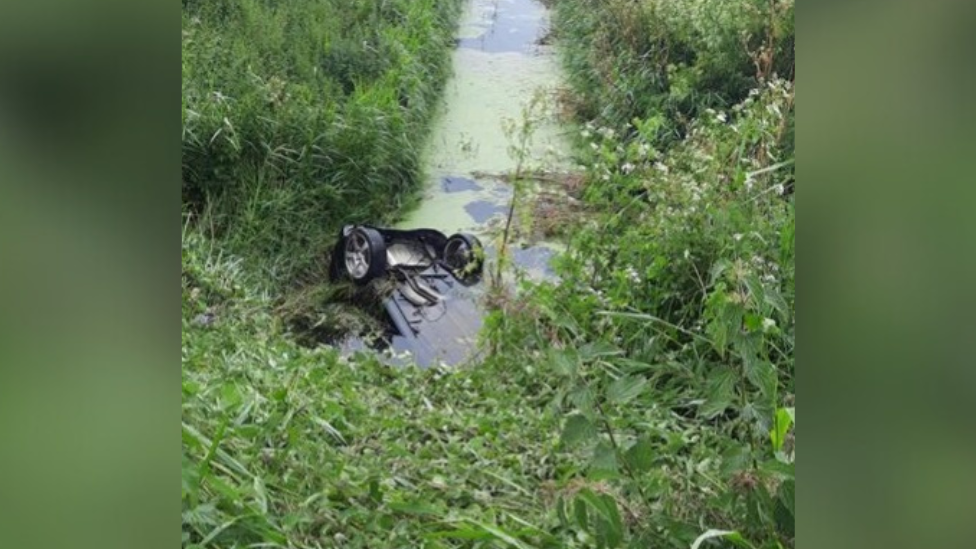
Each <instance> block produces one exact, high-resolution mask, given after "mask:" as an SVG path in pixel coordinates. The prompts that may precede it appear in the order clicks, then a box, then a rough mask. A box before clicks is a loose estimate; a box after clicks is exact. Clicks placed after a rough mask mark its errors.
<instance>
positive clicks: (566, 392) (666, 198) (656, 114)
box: [488, 0, 796, 547]
mask: <svg viewBox="0 0 976 549" xmlns="http://www.w3.org/2000/svg"><path fill="white" fill-rule="evenodd" d="M792 6H793V4H792V2H776V1H774V2H768V1H764V2H757V1H741V2H721V3H717V4H716V3H714V2H700V1H697V0H681V1H677V2H658V1H654V0H645V1H639V2H632V1H622V0H621V1H615V0H611V1H608V2H591V1H587V0H559V1H558V2H556V10H557V16H556V25H557V26H556V30H557V33H558V34H559V36H560V37H561V38H562V44H563V47H564V57H565V63H566V66H567V69H568V70H569V72H570V78H571V83H572V84H573V91H574V93H575V94H576V97H575V99H576V101H577V103H575V105H576V107H577V110H576V113H575V114H576V115H577V116H578V117H580V118H581V120H580V122H581V123H582V127H581V129H580V132H579V144H580V147H579V157H580V158H579V161H580V164H581V165H583V166H584V167H585V170H586V187H585V190H584V198H585V200H586V202H587V205H588V208H587V211H588V212H589V215H588V217H586V218H585V219H579V220H577V223H576V226H574V227H573V228H572V230H568V231H566V232H567V233H569V234H572V235H573V237H572V238H571V241H570V242H569V243H568V249H567V251H566V253H564V254H562V256H561V257H560V259H559V265H558V268H557V271H558V274H559V275H560V280H559V282H558V283H542V284H536V285H531V284H526V285H525V287H524V288H523V293H522V295H520V296H519V299H520V306H519V307H517V308H512V307H510V308H508V309H505V310H503V311H499V312H498V313H496V314H495V315H494V316H493V317H492V318H491V319H490V320H489V322H488V329H489V336H488V337H489V339H490V340H491V341H492V342H493V344H494V347H493V349H495V351H496V352H497V353H498V354H499V355H501V356H505V357H507V358H508V359H509V360H511V361H513V362H516V363H518V362H529V361H536V362H537V363H540V364H542V368H541V369H540V373H541V374H542V375H543V376H546V375H548V376H550V377H551V379H553V382H552V386H551V391H552V393H553V398H552V400H551V402H550V404H549V405H550V407H551V408H552V409H554V410H556V411H558V413H560V414H563V415H564V417H565V420H564V425H563V432H562V442H563V447H564V448H565V449H566V450H567V451H572V452H575V453H576V455H577V456H579V457H580V458H581V459H582V460H583V461H581V462H580V464H579V465H578V468H577V469H576V471H575V473H573V475H572V478H574V479H575V480H574V482H581V483H585V485H586V486H596V487H599V491H600V492H601V493H604V494H606V495H607V497H610V498H612V499H613V501H614V502H616V503H615V508H617V509H624V510H626V513H625V514H627V516H629V517H630V519H631V520H629V521H624V523H623V526H622V527H621V530H619V531H618V530H617V529H616V527H615V526H614V527H611V526H608V525H610V524H612V521H606V520H604V522H603V523H600V524H597V523H594V522H593V520H592V516H593V513H594V510H593V509H594V507H593V498H592V493H589V494H588V495H584V492H583V491H582V490H580V491H579V492H578V493H577V494H575V495H574V497H569V498H567V499H566V501H565V503H564V504H563V507H562V508H560V509H559V510H558V514H559V516H560V517H561V519H562V521H561V524H562V527H563V528H564V529H565V530H566V531H567V533H571V534H572V536H573V538H574V539H576V540H583V542H582V543H580V544H579V546H585V547H590V546H594V547H611V546H616V545H615V544H627V543H631V544H634V545H633V546H664V547H688V546H691V545H695V546H696V547H697V546H702V547H704V546H708V545H709V544H713V543H714V542H715V540H719V539H722V540H725V541H726V542H728V543H731V544H733V545H736V546H741V547H783V546H792V545H793V543H794V541H793V537H794V527H793V524H794V520H795V504H794V500H795V474H794V461H795V425H794V421H793V418H795V396H794V395H795V385H794V379H795V364H794V348H795V291H796V290H795V288H796V286H795V268H794V264H795V243H794V240H795V223H796V221H795V191H794V189H795V173H794V169H793V166H794V163H795V160H794V140H793V131H794V130H793V127H794V119H795V115H794V96H795V92H794V86H793V83H792V82H791V81H788V80H783V79H781V78H776V77H774V75H775V74H777V73H778V74H780V75H782V76H791V75H792V63H793V58H792V40H793V32H794V31H793V11H792V10H793V7H792ZM571 101H572V100H571ZM540 358H541V362H540ZM594 483H595V484H594ZM601 516H602V515H601ZM604 518H605V517H604ZM703 525H706V526H708V527H711V528H713V529H712V530H709V531H708V532H705V533H704V534H703V533H702V530H703V528H702V526H703ZM608 528H609V530H608ZM611 530H612V531H613V534H614V535H613V536H612V537H610V538H608V537H606V535H605V534H606V533H607V532H608V531H611ZM618 534H619V536H620V537H617V535H618ZM572 546H576V545H572Z"/></svg>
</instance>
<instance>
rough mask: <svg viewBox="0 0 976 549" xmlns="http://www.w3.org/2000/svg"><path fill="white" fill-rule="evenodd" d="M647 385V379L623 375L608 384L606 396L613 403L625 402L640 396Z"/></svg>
mask: <svg viewBox="0 0 976 549" xmlns="http://www.w3.org/2000/svg"><path fill="white" fill-rule="evenodd" d="M646 386H647V380H646V379H644V378H642V377H637V376H624V377H622V378H620V379H617V380H616V381H614V382H613V383H611V384H610V388H609V389H607V398H608V399H609V400H610V402H613V403H614V404H627V403H628V402H630V401H631V400H633V399H635V398H637V397H638V396H640V394H641V393H642V392H643V391H644V387H646Z"/></svg>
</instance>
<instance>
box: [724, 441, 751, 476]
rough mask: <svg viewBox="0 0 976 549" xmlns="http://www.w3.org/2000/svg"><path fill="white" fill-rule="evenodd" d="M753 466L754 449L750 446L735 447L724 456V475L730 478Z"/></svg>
mask: <svg viewBox="0 0 976 549" xmlns="http://www.w3.org/2000/svg"><path fill="white" fill-rule="evenodd" d="M751 464H752V449H751V448H750V447H749V446H748V445H742V446H733V447H732V448H730V449H729V450H728V451H726V452H725V453H724V454H722V475H723V476H726V477H729V476H732V475H733V474H735V473H737V472H739V471H742V470H744V469H747V468H749V467H750V465H751Z"/></svg>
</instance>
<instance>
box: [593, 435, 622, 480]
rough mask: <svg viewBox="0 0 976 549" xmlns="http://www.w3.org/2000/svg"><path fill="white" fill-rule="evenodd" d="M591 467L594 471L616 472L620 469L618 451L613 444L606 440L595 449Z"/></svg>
mask: <svg viewBox="0 0 976 549" xmlns="http://www.w3.org/2000/svg"><path fill="white" fill-rule="evenodd" d="M590 469H591V470H593V471H609V472H611V473H616V472H617V471H618V470H619V466H618V465H617V452H616V451H615V450H614V449H613V446H611V445H610V444H608V443H606V442H600V444H598V445H597V446H596V448H594V449H593V459H592V460H591V461H590Z"/></svg>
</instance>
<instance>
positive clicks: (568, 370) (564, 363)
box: [549, 350, 579, 377]
mask: <svg viewBox="0 0 976 549" xmlns="http://www.w3.org/2000/svg"><path fill="white" fill-rule="evenodd" d="M578 360H579V359H578V357H577V355H576V353H575V352H572V351H569V350H562V351H552V352H550V354H549V363H550V364H551V365H552V370H553V371H554V372H555V373H556V374H557V375H560V376H564V377H572V376H574V375H576V369H577V365H578Z"/></svg>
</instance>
